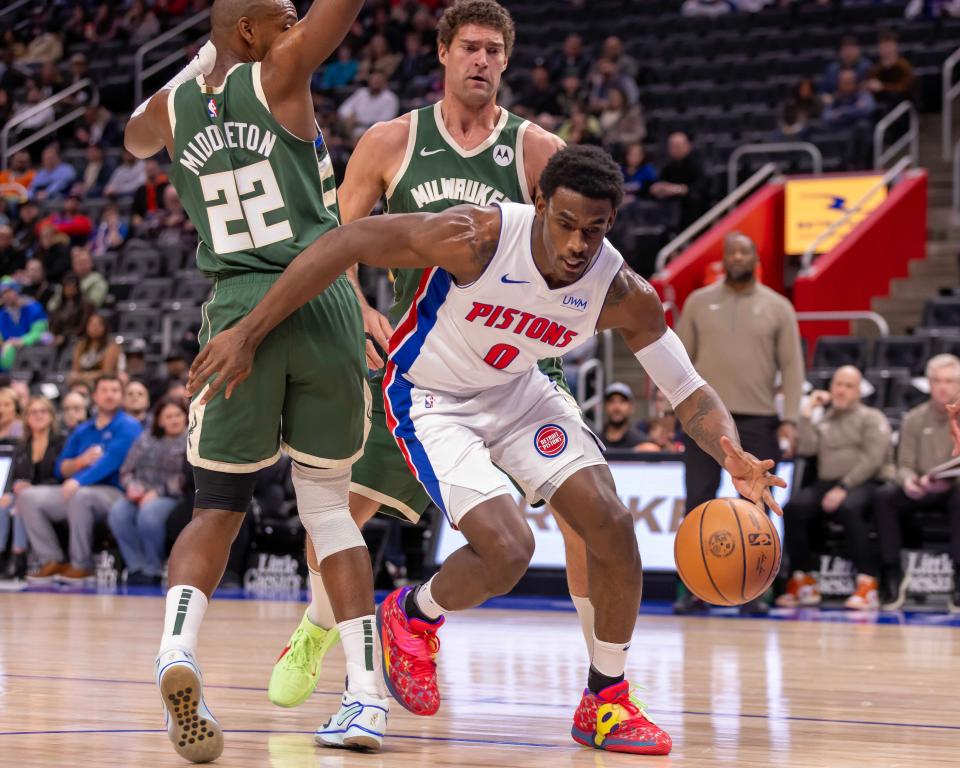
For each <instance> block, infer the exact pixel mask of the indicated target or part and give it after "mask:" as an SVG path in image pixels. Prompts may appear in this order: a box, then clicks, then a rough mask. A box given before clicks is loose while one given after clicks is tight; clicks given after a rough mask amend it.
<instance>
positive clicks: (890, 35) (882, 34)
mask: <svg viewBox="0 0 960 768" xmlns="http://www.w3.org/2000/svg"><path fill="white" fill-rule="evenodd" d="M898 40H900V35H898V34H897V32H896V30H894V29H890V28H889V27H884V28H883V29H881V30H880V31H879V32H877V42H878V43H887V42H891V43H896V42H897V41H898Z"/></svg>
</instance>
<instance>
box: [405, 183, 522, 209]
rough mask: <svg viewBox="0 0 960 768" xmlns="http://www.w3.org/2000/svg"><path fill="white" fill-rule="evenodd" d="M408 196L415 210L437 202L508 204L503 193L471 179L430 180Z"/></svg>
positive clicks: (411, 191)
mask: <svg viewBox="0 0 960 768" xmlns="http://www.w3.org/2000/svg"><path fill="white" fill-rule="evenodd" d="M410 194H411V195H413V202H415V203H416V204H417V208H423V206H425V205H429V204H430V203H436V202H438V201H439V200H460V201H462V202H464V203H473V204H474V205H492V204H493V203H497V202H500V201H501V200H502V201H504V202H508V203H509V202H510V199H509V198H508V197H507V196H506V195H505V194H503V192H500V191H499V190H496V189H494V188H493V187H491V186H488V185H487V184H482V183H480V182H479V181H473V180H472V179H431V180H430V181H425V182H423V184H419V185H417V186H416V187H413V188H412V189H411V190H410Z"/></svg>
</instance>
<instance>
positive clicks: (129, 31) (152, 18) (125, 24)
mask: <svg viewBox="0 0 960 768" xmlns="http://www.w3.org/2000/svg"><path fill="white" fill-rule="evenodd" d="M120 29H121V31H122V32H123V33H124V34H125V35H126V37H127V42H129V43H130V45H132V46H134V47H135V48H139V47H140V46H141V45H143V44H144V43H146V42H148V41H149V40H152V39H153V38H155V37H156V36H157V34H159V32H160V21H159V20H158V19H157V16H156V14H155V13H154V12H153V10H152V9H151V8H149V7H148V6H147V4H146V3H145V2H144V0H133V2H132V3H130V8H129V10H127V12H126V13H125V14H124V16H123V20H122V21H121V22H120Z"/></svg>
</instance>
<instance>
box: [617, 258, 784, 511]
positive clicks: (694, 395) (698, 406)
mask: <svg viewBox="0 0 960 768" xmlns="http://www.w3.org/2000/svg"><path fill="white" fill-rule="evenodd" d="M599 327H600V328H603V329H607V328H616V329H617V330H619V331H620V333H621V335H622V336H623V338H624V341H626V343H627V346H629V347H630V350H631V351H632V352H633V353H634V355H635V356H636V358H637V360H638V361H639V362H640V364H641V365H642V366H643V367H644V369H645V370H646V372H647V374H648V375H649V376H650V378H651V379H653V382H654V384H656V385H657V386H658V387H659V388H660V390H661V391H662V392H663V393H664V395H666V397H667V399H668V400H669V401H670V404H671V405H673V408H674V411H675V412H676V414H677V418H679V419H680V422H681V424H683V429H684V431H685V432H686V433H687V434H688V435H690V437H692V438H693V439H694V440H696V441H697V444H698V445H699V446H700V447H701V448H703V450H704V451H706V452H707V453H709V454H710V455H711V456H713V458H714V459H716V461H717V463H718V464H720V465H721V466H722V467H724V468H725V469H726V470H727V471H728V472H729V473H730V475H731V476H732V477H733V483H734V486H735V487H736V489H737V491H739V492H740V493H741V494H743V495H744V496H746V497H747V498H749V499H751V500H752V501H755V502H760V501H761V500H762V501H763V502H764V503H766V504H767V505H768V506H769V507H770V508H771V509H773V510H774V511H776V512H777V513H778V514H782V512H781V510H780V507H779V505H778V504H777V502H776V501H775V500H774V498H773V494H772V493H771V492H770V487H771V486H774V485H776V486H780V487H785V486H786V483H784V481H783V480H781V479H780V478H779V477H775V476H773V475H771V474H770V470H772V469H773V468H774V467H775V466H776V463H775V462H774V461H772V460H765V461H761V460H760V459H758V458H757V457H755V456H753V455H751V454H749V453H746V452H745V451H744V450H743V449H742V448H741V447H740V438H739V436H738V434H737V427H736V424H735V423H734V421H733V417H732V416H731V415H730V411H729V410H727V407H726V406H725V405H724V404H723V401H722V400H720V398H719V397H718V395H717V393H716V392H714V390H713V387H711V386H710V385H709V384H707V382H706V381H704V380H703V379H702V378H701V376H700V374H698V373H697V371H696V369H695V368H694V367H693V363H692V362H690V357H689V356H688V355H687V352H686V350H685V349H684V348H683V344H682V343H681V342H680V339H679V337H678V336H677V335H676V334H675V333H674V332H673V331H672V330H670V328H668V327H667V324H666V320H665V319H664V316H663V306H662V305H661V303H660V299H659V297H658V296H657V294H656V292H655V291H654V290H653V288H652V287H651V286H650V284H649V283H648V282H647V281H646V280H644V279H643V278H642V277H640V276H639V275H637V274H636V273H635V272H634V271H633V270H632V269H630V268H629V267H628V266H626V265H624V266H623V267H622V268H621V270H620V272H619V273H617V276H616V277H615V278H614V279H613V282H612V283H611V285H610V290H609V291H608V292H607V297H606V300H605V301H604V306H603V312H602V313H601V314H600V322H599Z"/></svg>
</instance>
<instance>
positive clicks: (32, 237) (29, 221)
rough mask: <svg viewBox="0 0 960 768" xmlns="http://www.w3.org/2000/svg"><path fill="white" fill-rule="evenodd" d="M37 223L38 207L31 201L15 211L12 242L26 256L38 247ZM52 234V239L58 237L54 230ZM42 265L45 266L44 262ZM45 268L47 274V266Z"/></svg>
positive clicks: (38, 219) (38, 216)
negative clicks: (14, 242)
mask: <svg viewBox="0 0 960 768" xmlns="http://www.w3.org/2000/svg"><path fill="white" fill-rule="evenodd" d="M39 223H40V206H38V205H37V204H36V203H35V202H33V200H27V202H25V203H24V204H23V205H21V206H20V208H19V209H18V210H17V218H16V221H15V222H14V225H13V237H14V240H15V241H16V243H17V245H18V246H20V248H22V249H23V250H24V252H25V253H26V254H27V255H30V254H32V253H34V252H35V251H36V250H37V249H38V248H39V247H40V233H39V232H38V231H37V230H38V228H37V224H39ZM52 232H53V235H54V237H58V236H59V233H58V232H57V231H56V230H52ZM68 260H69V255H68ZM44 263H45V264H46V262H44ZM47 267H48V268H47V274H49V272H50V270H49V265H47Z"/></svg>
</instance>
